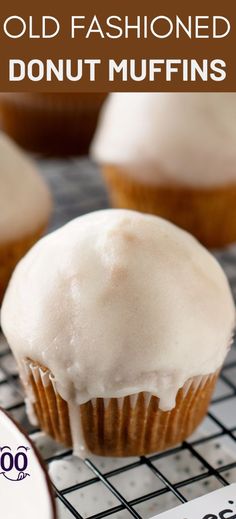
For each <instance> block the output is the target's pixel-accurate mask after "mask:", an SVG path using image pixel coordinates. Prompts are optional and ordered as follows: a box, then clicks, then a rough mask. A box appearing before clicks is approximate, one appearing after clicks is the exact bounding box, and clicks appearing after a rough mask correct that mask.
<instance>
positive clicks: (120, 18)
mask: <svg viewBox="0 0 236 519" xmlns="http://www.w3.org/2000/svg"><path fill="white" fill-rule="evenodd" d="M2 3H3V5H2V6H1V14H0V50H1V65H0V90H1V91H8V92H10V91H18V92H23V91H31V92H33V91H37V92H69V91H71V92H78V91H80V92H106V91H218V92H219V91H222V92H223V91H230V92H234V91H236V88H235V85H236V81H235V79H236V55H235V49H236V32H235V20H236V6H235V5H234V2H232V1H230V2H229V1H225V2H213V1H208V2H207V1H205V2H203V1H201V0H199V2H191V3H190V2H181V1H179V2H178V3H177V2H173V1H171V2H170V1H169V2H168V1H165V2H164V1H163V2H156V1H153V0H152V1H150V0H147V1H145V2H142V3H137V2H131V1H129V2H127V0H126V1H124V0H120V1H119V2H117V1H113V2H108V1H104V0H100V1H99V2H98V1H97V0H96V1H90V0H87V1H84V0H82V1H80V2H78V1H75V0H68V1H67V2H63V3H60V5H59V2H58V1H57V2H55V1H51V2H46V1H45V0H42V1H41V2H39V3H38V4H37V5H33V3H32V2H30V3H29V2H26V1H24V0H22V1H21V3H19V2H18V1H12V2H7V1H5V2H4V0H3V2H2Z"/></svg>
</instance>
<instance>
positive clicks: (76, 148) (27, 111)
mask: <svg viewBox="0 0 236 519" xmlns="http://www.w3.org/2000/svg"><path fill="white" fill-rule="evenodd" d="M105 97H106V94H102V93H101V94H99V93H98V94H93V93H92V94H89V93H71V94H58V93H55V94H47V93H46V94H39V93H35V94H33V93H28V94H26V93H11V94H0V115H1V123H2V127H3V129H4V130H5V132H6V133H8V135H10V136H11V137H12V138H13V139H14V140H15V141H17V142H18V143H19V144H20V145H21V146H23V147H24V148H26V149H29V150H31V151H35V152H40V153H47V154H48V153H49V154H59V155H63V154H64V155H65V154H85V153H87V152H88V148H89V144H90V142H91V139H92V136H93V133H94V130H95V128H96V124H97V117H98V114H99V110H100V108H101V106H102V103H103V101H104V99H105Z"/></svg>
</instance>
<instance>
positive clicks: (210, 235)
mask: <svg viewBox="0 0 236 519" xmlns="http://www.w3.org/2000/svg"><path fill="white" fill-rule="evenodd" d="M103 174H104V177H105V180H106V183H107V185H108V189H109V193H110V198H111V203H112V205H113V206H114V207H119V208H127V209H134V210H137V211H142V212H145V213H151V214H155V215H158V216H161V217H162V218H165V219H166V220H169V221H171V222H173V223H175V224H176V225H178V226H179V227H182V228H183V229H185V230H186V231H188V232H190V233H191V234H193V235H194V236H196V238H197V239H198V240H199V241H200V242H201V243H203V245H205V246H206V247H208V248H221V247H224V246H226V245H227V244H230V243H232V242H234V241H236V183H235V184H232V185H228V186H222V187H219V188H211V189H195V188H192V189H191V188H186V187H184V186H174V187H172V186H169V187H168V186H167V187H165V186H161V185H160V186H148V185H146V184H141V183H138V182H136V181H135V180H133V179H132V178H131V177H130V176H128V175H125V174H124V171H120V170H119V168H117V167H113V166H104V167H103Z"/></svg>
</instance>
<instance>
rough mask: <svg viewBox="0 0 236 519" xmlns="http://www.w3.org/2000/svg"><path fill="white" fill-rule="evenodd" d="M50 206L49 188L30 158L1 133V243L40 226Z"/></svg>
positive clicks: (45, 219)
mask: <svg viewBox="0 0 236 519" xmlns="http://www.w3.org/2000/svg"><path fill="white" fill-rule="evenodd" d="M51 205H52V203H51V197H50V194H49V190H48V188H47V186H46V184H45V182H44V181H43V179H42V178H41V177H40V175H39V173H38V171H37V168H36V166H35V165H34V163H33V161H31V160H30V159H29V158H28V157H27V156H26V155H25V154H24V153H23V152H22V151H21V149H20V148H19V147H18V146H17V145H16V144H14V143H13V142H12V141H11V140H10V139H9V138H8V137H7V136H6V135H4V134H3V133H0V242H2V241H6V240H11V239H15V238H20V237H21V236H27V235H28V234H31V233H32V232H34V231H37V230H38V229H40V227H41V226H43V225H45V224H46V222H47V220H48V218H49V215H50V212H51Z"/></svg>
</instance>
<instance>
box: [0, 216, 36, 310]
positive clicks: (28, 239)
mask: <svg viewBox="0 0 236 519" xmlns="http://www.w3.org/2000/svg"><path fill="white" fill-rule="evenodd" d="M45 227H46V225H45V226H43V227H41V228H40V229H38V230H37V231H34V232H33V233H31V234H28V235H27V236H22V237H21V238H18V239H15V240H12V239H9V241H5V242H3V243H1V244H0V303H1V301H2V299H3V295H4V292H5V290H6V288H7V285H8V282H9V279H10V277H11V274H12V272H13V270H14V268H15V266H16V265H17V263H18V261H19V260H20V259H21V258H22V257H23V256H24V255H25V254H26V252H27V251H28V250H29V249H30V248H31V247H32V246H33V245H34V243H36V242H37V240H39V238H40V237H41V236H42V235H43V233H44V230H45Z"/></svg>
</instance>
